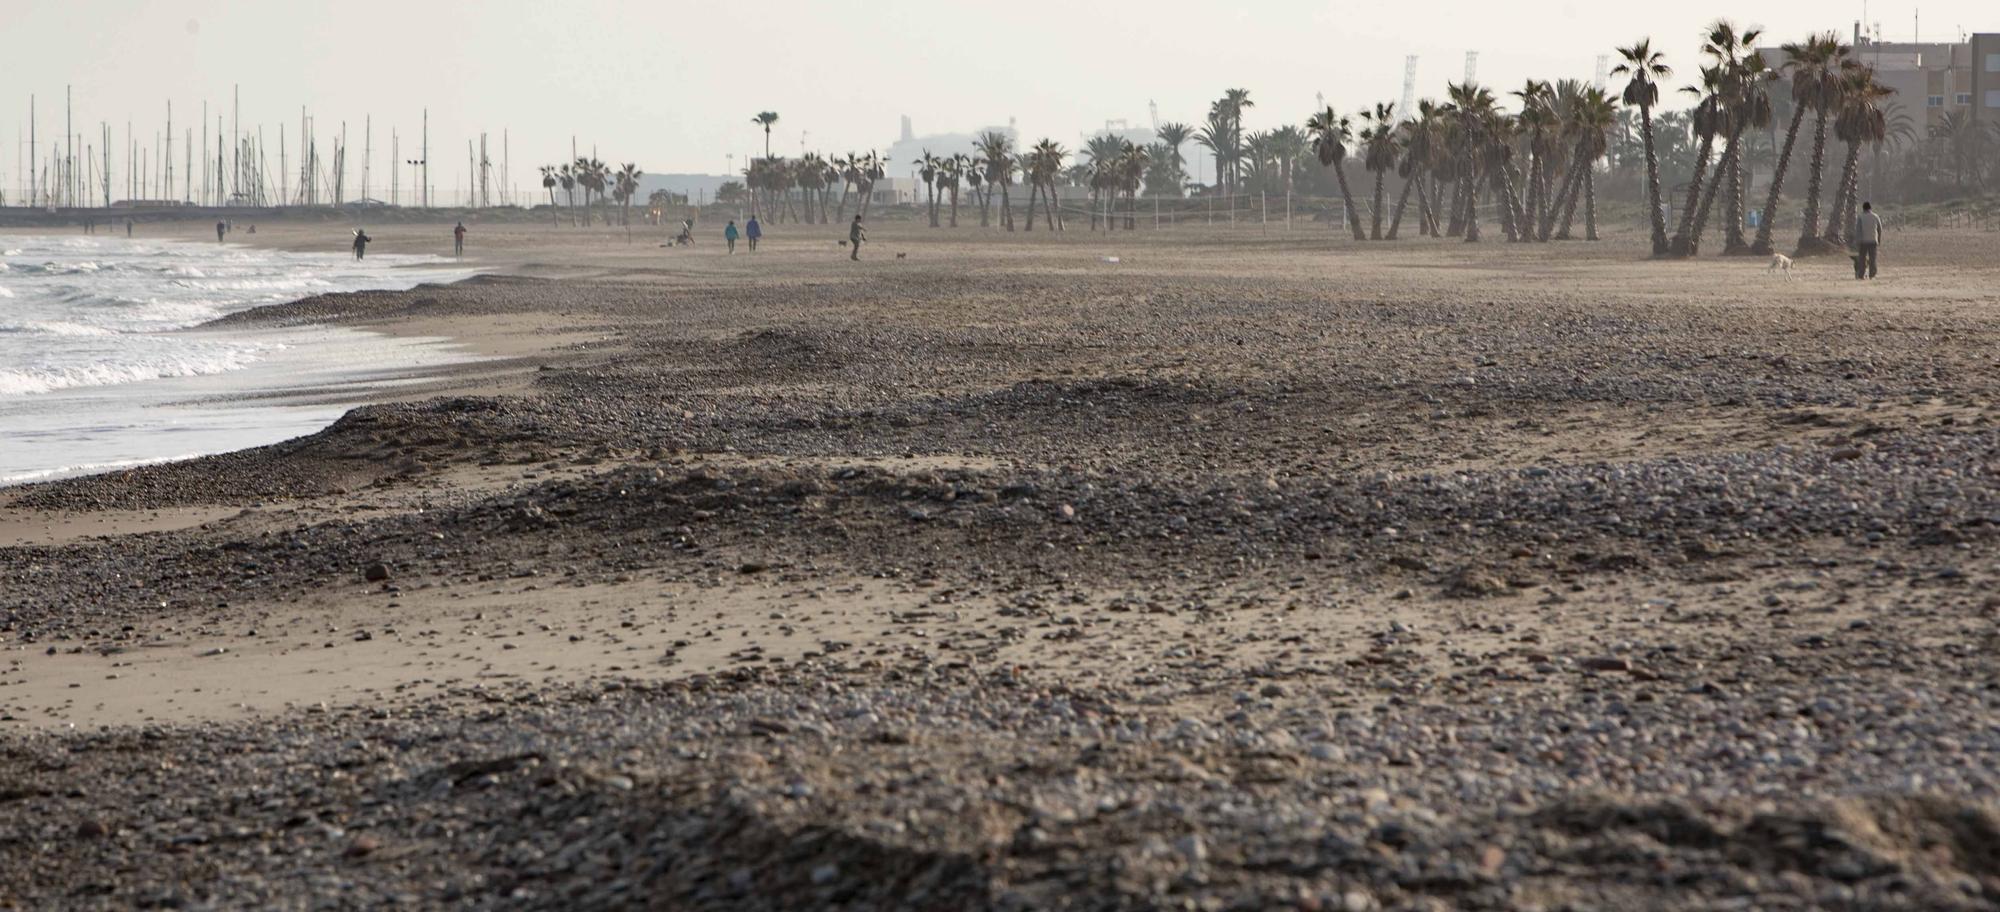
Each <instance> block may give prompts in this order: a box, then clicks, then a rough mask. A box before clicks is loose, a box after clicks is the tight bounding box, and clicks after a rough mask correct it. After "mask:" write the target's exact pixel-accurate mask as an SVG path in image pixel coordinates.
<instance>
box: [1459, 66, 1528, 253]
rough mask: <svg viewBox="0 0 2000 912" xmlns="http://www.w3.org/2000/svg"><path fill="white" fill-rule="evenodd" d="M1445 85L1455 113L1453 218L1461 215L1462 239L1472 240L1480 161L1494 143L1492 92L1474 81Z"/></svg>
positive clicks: (1475, 230)
mask: <svg viewBox="0 0 2000 912" xmlns="http://www.w3.org/2000/svg"><path fill="white" fill-rule="evenodd" d="M1445 89H1446V94H1448V95H1449V96H1450V97H1451V106H1452V110H1453V111H1455V112H1456V113H1457V115H1458V142H1459V154H1458V162H1457V168H1458V174H1457V178H1458V179H1457V181H1456V182H1455V183H1456V184H1457V192H1455V194H1454V195H1455V196H1457V197H1459V207H1460V209H1461V210H1462V212H1463V214H1462V215H1460V216H1454V218H1455V219H1462V222H1461V224H1463V225H1464V226H1465V228H1464V230H1465V240H1466V242H1467V243H1473V244H1476V243H1478V242H1479V178H1480V176H1482V175H1483V174H1485V173H1486V172H1485V171H1483V170H1482V168H1481V165H1482V164H1486V162H1485V161H1484V159H1485V158H1487V155H1488V152H1489V151H1490V149H1491V147H1492V146H1493V145H1494V143H1492V142H1491V135H1490V131H1491V128H1492V127H1493V126H1494V120H1493V114H1494V111H1493V104H1494V98H1493V92H1492V91H1491V90H1489V89H1487V88H1486V87H1484V86H1481V85H1479V84H1478V83H1476V82H1463V83H1447V84H1446V86H1445ZM1511 218H1512V217H1511V216H1509V219H1510V220H1511Z"/></svg>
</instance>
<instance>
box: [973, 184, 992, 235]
mask: <svg viewBox="0 0 2000 912" xmlns="http://www.w3.org/2000/svg"><path fill="white" fill-rule="evenodd" d="M972 195H974V196H976V197H978V198H979V227H981V228H990V227H992V226H993V222H992V219H991V218H989V215H990V213H991V212H992V211H993V186H992V185H991V184H988V185H987V186H986V189H985V191H984V192H981V191H979V190H974V191H972Z"/></svg>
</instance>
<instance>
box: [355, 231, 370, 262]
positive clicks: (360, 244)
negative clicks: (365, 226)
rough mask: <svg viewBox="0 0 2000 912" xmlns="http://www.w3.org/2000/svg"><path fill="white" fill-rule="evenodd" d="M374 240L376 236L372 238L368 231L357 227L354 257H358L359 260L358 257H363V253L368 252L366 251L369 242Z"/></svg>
mask: <svg viewBox="0 0 2000 912" xmlns="http://www.w3.org/2000/svg"><path fill="white" fill-rule="evenodd" d="M372 240H374V238H372V237H369V236H368V235H367V234H366V233H364V232H363V231H362V230H361V229H359V228H356V229H354V258H355V259H357V260H358V259H361V257H362V255H363V254H366V253H367V252H368V242H369V241H372Z"/></svg>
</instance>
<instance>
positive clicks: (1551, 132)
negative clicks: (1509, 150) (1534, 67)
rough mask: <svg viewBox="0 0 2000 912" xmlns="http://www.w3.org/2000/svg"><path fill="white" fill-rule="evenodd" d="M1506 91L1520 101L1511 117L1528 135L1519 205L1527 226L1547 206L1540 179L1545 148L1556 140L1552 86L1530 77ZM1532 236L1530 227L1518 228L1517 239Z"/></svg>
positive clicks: (1546, 155) (1545, 159) (1544, 167)
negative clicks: (1525, 172) (1525, 174)
mask: <svg viewBox="0 0 2000 912" xmlns="http://www.w3.org/2000/svg"><path fill="white" fill-rule="evenodd" d="M1508 94H1510V95H1513V96H1514V97H1515V98H1518V99H1520V100H1521V113H1520V114H1519V115H1517V116H1516V118H1515V120H1516V121H1517V122H1518V123H1519V124H1520V125H1521V130H1522V132H1523V133H1525V134H1527V138H1528V189H1527V193H1528V199H1527V202H1526V204H1525V205H1524V206H1523V215H1524V216H1525V218H1524V221H1525V222H1526V223H1527V226H1534V225H1540V224H1541V223H1542V221H1543V219H1542V211H1543V209H1545V208H1547V207H1548V199H1547V196H1548V188H1547V187H1546V186H1544V180H1545V177H1546V172H1547V168H1548V165H1549V164H1550V162H1549V158H1550V155H1549V148H1550V145H1551V144H1552V143H1553V142H1555V140H1556V139H1557V135H1556V131H1557V129H1558V128H1559V127H1560V126H1561V124H1560V122H1559V121H1558V120H1557V119H1556V111H1555V104H1556V97H1555V87H1554V86H1551V85H1550V84H1549V83H1547V82H1544V81H1542V80H1539V79H1530V80H1528V81H1527V82H1526V83H1524V84H1523V85H1522V86H1521V87H1520V88H1518V89H1515V90H1514V91H1513V92H1510V93H1508ZM1534 236H1535V231H1534V230H1533V229H1532V228H1530V227H1526V226H1523V227H1522V230H1521V240H1523V241H1527V240H1533V239H1534Z"/></svg>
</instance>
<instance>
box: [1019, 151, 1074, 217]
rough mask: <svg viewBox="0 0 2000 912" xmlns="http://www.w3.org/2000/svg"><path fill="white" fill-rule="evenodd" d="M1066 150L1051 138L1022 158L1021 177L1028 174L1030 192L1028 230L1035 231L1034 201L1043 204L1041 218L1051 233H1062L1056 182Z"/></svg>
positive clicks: (1066, 155) (1066, 154) (1066, 153)
mask: <svg viewBox="0 0 2000 912" xmlns="http://www.w3.org/2000/svg"><path fill="white" fill-rule="evenodd" d="M1068 157H1069V151H1068V150H1066V149H1064V148H1063V147H1062V145H1061V144H1059V143H1057V142H1056V141H1055V140H1052V139H1043V140H1042V141H1040V142H1038V143H1035V147H1034V148H1033V149H1031V150H1029V151H1028V152H1026V153H1024V154H1023V155H1022V162H1021V165H1022V168H1021V171H1022V173H1023V174H1025V175H1027V177H1028V183H1029V186H1030V187H1031V188H1032V192H1031V193H1030V194H1029V195H1028V228H1027V230H1029V231H1033V230H1035V198H1036V197H1038V196H1039V197H1042V199H1043V200H1044V201H1045V202H1046V207H1045V209H1044V214H1043V218H1044V219H1046V220H1047V225H1048V228H1049V230H1050V231H1060V230H1062V221H1061V212H1060V210H1059V209H1058V208H1057V205H1056V179H1057V178H1058V177H1059V176H1061V174H1062V170H1063V159H1065V158H1068Z"/></svg>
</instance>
